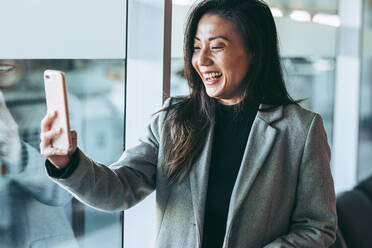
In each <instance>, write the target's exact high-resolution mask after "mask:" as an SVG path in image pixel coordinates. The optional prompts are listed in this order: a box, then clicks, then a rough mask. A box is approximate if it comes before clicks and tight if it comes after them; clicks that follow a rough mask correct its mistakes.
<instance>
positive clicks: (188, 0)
mask: <svg viewBox="0 0 372 248" xmlns="http://www.w3.org/2000/svg"><path fill="white" fill-rule="evenodd" d="M193 2H195V0H172V3H173V4H174V5H191V4H192V3H193Z"/></svg>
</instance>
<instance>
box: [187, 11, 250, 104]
mask: <svg viewBox="0 0 372 248" xmlns="http://www.w3.org/2000/svg"><path fill="white" fill-rule="evenodd" d="M250 61H251V54H250V53H248V52H247V51H246V49H245V47H244V44H243V39H242V38H241V37H240V34H239V33H238V31H237V28H236V26H235V24H234V23H233V22H232V21H230V20H227V19H224V18H222V17H220V16H218V15H215V14H206V15H204V16H203V17H202V18H201V19H200V21H199V23H198V27H197V30H196V34H195V39H194V53H193V56H192V65H193V67H194V69H195V70H196V71H197V72H198V74H199V76H200V78H201V79H202V81H203V84H204V87H205V89H206V92H207V94H208V96H210V97H213V98H216V99H218V101H219V102H221V103H222V104H225V105H232V104H236V103H239V102H240V100H241V95H242V94H241V87H240V86H241V84H242V80H243V78H244V77H245V76H246V74H247V72H248V69H249V64H250Z"/></svg>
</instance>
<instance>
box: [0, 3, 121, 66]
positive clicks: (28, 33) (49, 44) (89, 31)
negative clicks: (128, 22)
mask: <svg viewBox="0 0 372 248" xmlns="http://www.w3.org/2000/svg"><path fill="white" fill-rule="evenodd" d="M0 23H1V38H0V58H2V59H4V58H10V59H38V58H41V59H44V58H49V59H50V58H53V59H54V58H79V59H88V58H92V59H93V58H124V55H125V53H124V52H125V1H123V0H110V1H99V0H63V1H62V0H1V4H0Z"/></svg>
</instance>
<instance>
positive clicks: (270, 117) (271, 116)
mask: <svg viewBox="0 0 372 248" xmlns="http://www.w3.org/2000/svg"><path fill="white" fill-rule="evenodd" d="M271 107H272V106H271V105H267V104H262V103H261V104H260V107H259V109H267V108H271ZM257 115H258V117H259V118H260V119H262V120H263V121H265V122H266V123H267V124H269V125H270V124H271V123H273V122H275V121H277V120H280V119H281V118H282V117H283V106H282V105H280V106H278V107H276V108H273V109H272V110H270V111H267V112H264V111H258V114H257Z"/></svg>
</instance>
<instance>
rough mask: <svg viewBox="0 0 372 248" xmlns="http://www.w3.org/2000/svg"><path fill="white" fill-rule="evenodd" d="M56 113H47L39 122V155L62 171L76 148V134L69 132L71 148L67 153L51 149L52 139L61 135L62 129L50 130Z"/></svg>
mask: <svg viewBox="0 0 372 248" xmlns="http://www.w3.org/2000/svg"><path fill="white" fill-rule="evenodd" d="M57 114H58V113H57V111H53V112H51V113H48V114H47V115H46V116H45V117H44V118H43V120H42V121H41V133H40V140H41V142H40V153H41V155H42V156H43V157H45V158H46V159H48V160H49V161H50V162H51V163H52V164H53V165H54V166H55V167H57V168H58V169H62V168H64V167H66V166H67V165H68V164H69V163H70V160H71V154H73V153H74V152H75V150H76V147H77V133H76V132H75V131H71V140H72V146H71V149H70V150H68V151H65V150H61V149H58V148H55V147H53V139H55V138H56V137H58V136H59V135H60V134H61V133H62V129H61V128H60V129H57V130H51V127H52V124H53V122H54V120H55V119H56V117H57Z"/></svg>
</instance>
